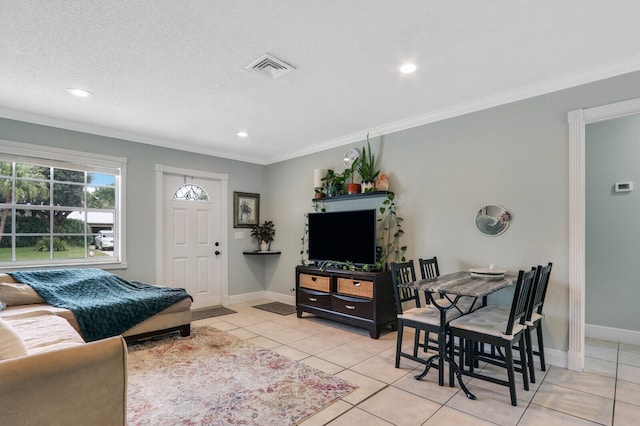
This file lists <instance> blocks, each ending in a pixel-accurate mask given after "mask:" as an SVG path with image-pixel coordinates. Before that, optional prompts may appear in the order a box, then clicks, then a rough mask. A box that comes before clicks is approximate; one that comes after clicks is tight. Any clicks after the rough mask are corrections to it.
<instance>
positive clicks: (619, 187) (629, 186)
mask: <svg viewBox="0 0 640 426" xmlns="http://www.w3.org/2000/svg"><path fill="white" fill-rule="evenodd" d="M613 190H614V191H615V192H631V191H633V182H616V184H615V185H614V187H613Z"/></svg>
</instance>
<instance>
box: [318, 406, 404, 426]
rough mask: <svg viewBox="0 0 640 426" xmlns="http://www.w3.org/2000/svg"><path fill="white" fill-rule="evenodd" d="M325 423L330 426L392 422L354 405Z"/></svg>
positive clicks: (382, 425)
mask: <svg viewBox="0 0 640 426" xmlns="http://www.w3.org/2000/svg"><path fill="white" fill-rule="evenodd" d="M327 424H328V425H330V426H389V425H391V424H392V423H389V422H386V421H384V420H382V419H381V418H379V417H376V416H374V415H373V414H369V413H367V412H366V411H364V410H361V409H359V408H357V407H356V408H352V409H351V410H349V411H347V412H346V413H344V414H343V415H341V416H340V417H338V418H337V419H335V420H334V421H332V422H330V423H327Z"/></svg>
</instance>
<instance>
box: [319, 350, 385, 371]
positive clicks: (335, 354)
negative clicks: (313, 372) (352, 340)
mask: <svg viewBox="0 0 640 426" xmlns="http://www.w3.org/2000/svg"><path fill="white" fill-rule="evenodd" d="M316 356H317V357H318V358H322V359H324V360H326V361H329V362H332V363H334V364H338V365H341V366H343V367H347V368H349V367H352V366H354V365H356V364H359V363H361V362H362V361H364V360H365V359H368V358H371V357H372V356H374V355H371V353H369V352H366V351H361V350H360V349H356V348H354V347H351V346H346V345H340V346H336V347H334V348H331V349H329V350H328V351H324V352H320V353H318V354H316Z"/></svg>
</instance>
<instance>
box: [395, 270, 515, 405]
mask: <svg viewBox="0 0 640 426" xmlns="http://www.w3.org/2000/svg"><path fill="white" fill-rule="evenodd" d="M516 281H517V276H515V275H509V274H508V273H494V272H489V271H487V273H474V272H471V271H459V272H454V273H451V274H446V275H440V276H437V277H434V278H426V279H421V280H416V281H412V282H408V283H404V284H398V287H405V288H410V289H413V290H418V291H422V292H424V294H425V297H426V300H427V301H428V303H430V304H432V305H433V306H435V307H436V308H437V309H438V310H439V311H440V328H439V331H438V353H436V354H435V355H432V356H430V357H429V358H428V359H427V360H426V362H425V369H424V371H423V372H422V373H421V374H420V375H417V376H415V379H416V380H422V378H424V377H425V376H426V375H427V373H428V372H429V369H430V368H431V366H432V364H433V363H434V362H435V361H438V365H441V364H442V363H444V362H446V363H448V364H449V371H450V374H449V386H453V375H454V374H455V376H456V377H457V379H458V383H459V384H460V388H461V389H462V390H463V391H464V393H465V395H466V396H467V398H469V399H476V397H475V395H473V394H472V393H471V392H470V391H469V389H467V387H466V385H465V384H464V381H463V380H462V371H461V369H460V367H459V366H458V365H457V364H456V362H455V360H454V359H453V358H452V356H453V355H452V356H451V357H450V356H449V355H448V354H447V344H446V337H447V322H446V316H447V311H450V310H452V309H455V310H457V311H458V312H459V314H460V315H465V314H467V313H469V312H471V311H473V310H475V309H477V308H479V307H480V306H481V305H484V304H486V297H487V296H488V295H490V294H491V293H494V292H496V291H498V290H500V289H503V288H505V287H509V286H510V285H513V284H515V283H516ZM463 297H468V298H472V302H471V303H464V304H460V303H459V302H460V300H461V299H462V298H463ZM452 344H453V343H452ZM438 384H439V385H440V386H444V375H443V369H442V368H439V375H438Z"/></svg>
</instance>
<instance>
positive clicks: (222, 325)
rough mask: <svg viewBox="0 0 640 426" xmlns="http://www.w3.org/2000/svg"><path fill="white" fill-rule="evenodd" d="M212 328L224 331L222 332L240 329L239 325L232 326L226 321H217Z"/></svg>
mask: <svg viewBox="0 0 640 426" xmlns="http://www.w3.org/2000/svg"><path fill="white" fill-rule="evenodd" d="M212 326H213V327H215V328H217V329H218V330H222V331H229V330H233V329H236V328H238V326H237V325H235V324H231V323H229V322H226V321H217V322H216V323H215V324H213V325H212Z"/></svg>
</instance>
